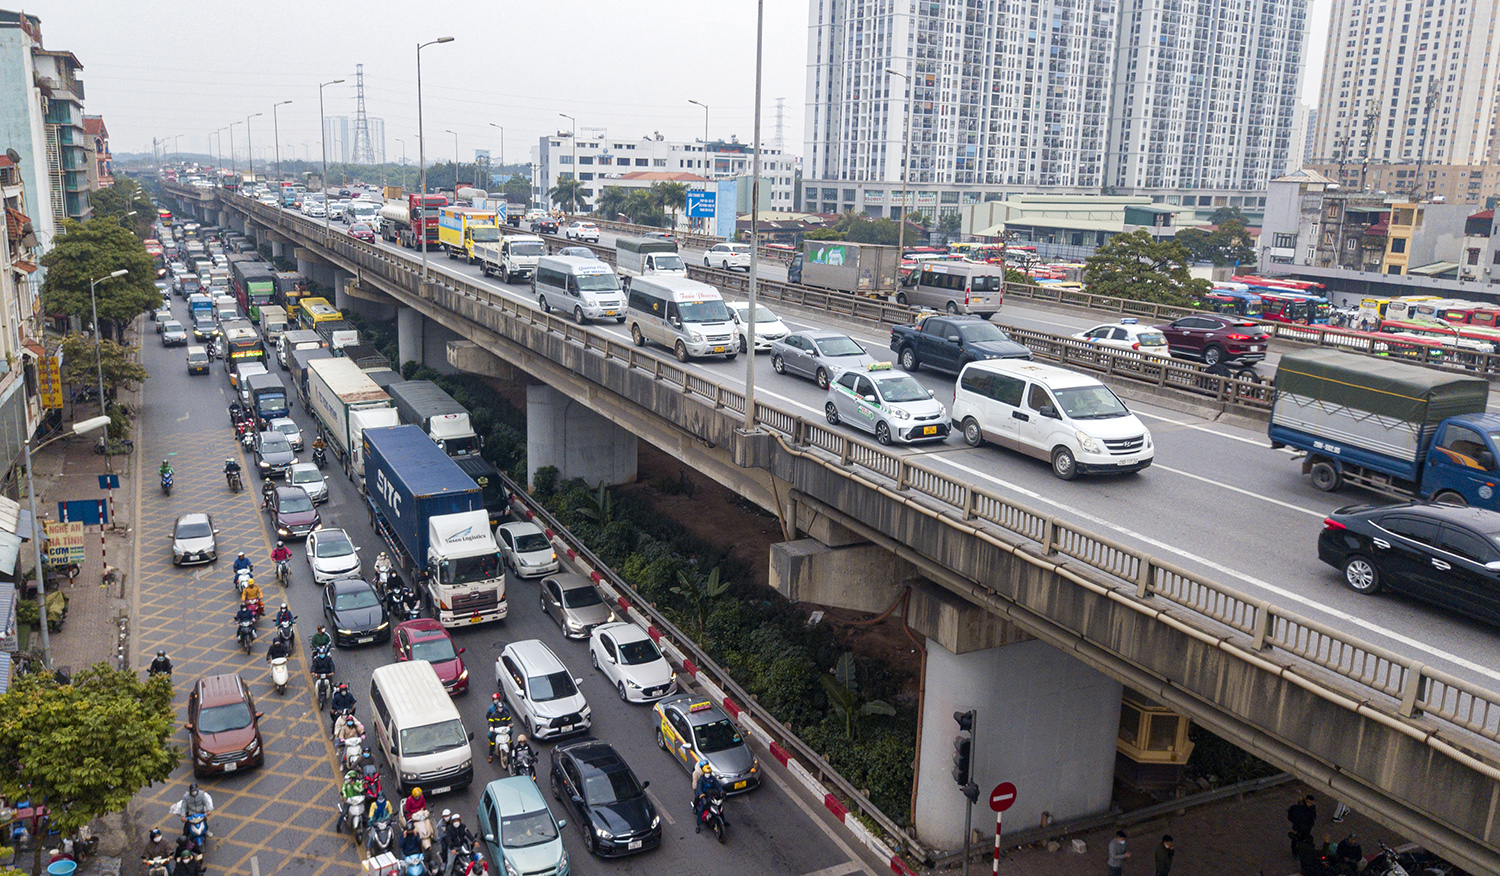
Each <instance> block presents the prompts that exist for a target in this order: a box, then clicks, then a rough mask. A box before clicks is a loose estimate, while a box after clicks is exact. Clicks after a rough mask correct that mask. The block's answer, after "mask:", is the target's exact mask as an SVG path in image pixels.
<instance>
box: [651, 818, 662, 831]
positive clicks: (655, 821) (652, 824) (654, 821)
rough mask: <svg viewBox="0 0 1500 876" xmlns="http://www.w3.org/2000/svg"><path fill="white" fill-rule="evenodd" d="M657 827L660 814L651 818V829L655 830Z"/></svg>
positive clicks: (659, 825) (659, 821)
mask: <svg viewBox="0 0 1500 876" xmlns="http://www.w3.org/2000/svg"><path fill="white" fill-rule="evenodd" d="M658 827H661V816H660V815H658V816H656V817H655V818H653V819H651V829H652V830H656V829H657V828H658Z"/></svg>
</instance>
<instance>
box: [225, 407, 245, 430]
mask: <svg viewBox="0 0 1500 876" xmlns="http://www.w3.org/2000/svg"><path fill="white" fill-rule="evenodd" d="M244 418H245V408H244V406H243V405H241V404H240V403H239V402H237V401H232V402H230V403H229V424H230V425H231V426H238V425H239V424H240V421H241V420H243V419H244Z"/></svg>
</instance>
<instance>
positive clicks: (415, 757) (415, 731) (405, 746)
mask: <svg viewBox="0 0 1500 876" xmlns="http://www.w3.org/2000/svg"><path fill="white" fill-rule="evenodd" d="M370 711H371V714H370V722H371V723H372V724H374V725H375V739H376V741H377V742H378V743H379V744H380V750H381V751H382V752H384V753H385V759H386V761H387V762H388V763H389V764H390V765H391V769H392V770H393V771H394V772H395V773H396V786H397V789H398V791H399V794H398V798H399V797H404V796H406V795H407V794H408V793H410V792H411V789H412V788H414V787H419V788H421V789H422V793H424V794H426V795H427V796H431V795H433V794H443V793H446V792H448V791H454V790H457V789H459V788H463V787H466V786H467V785H468V784H469V783H470V782H472V781H473V780H474V756H473V754H472V753H471V752H470V750H469V742H470V741H471V740H472V738H473V734H472V733H469V732H468V731H467V730H465V729H464V722H463V719H462V718H460V717H459V715H458V709H457V708H455V707H454V705H453V700H451V699H450V698H449V697H448V692H447V691H446V690H444V689H443V683H442V682H441V681H439V680H438V676H437V672H436V671H435V670H433V668H432V664H431V663H428V662H427V661H426V660H409V661H407V662H405V663H392V664H389V665H387V666H381V667H378V668H377V669H376V670H375V671H374V672H372V673H370Z"/></svg>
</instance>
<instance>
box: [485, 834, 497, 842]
mask: <svg viewBox="0 0 1500 876" xmlns="http://www.w3.org/2000/svg"><path fill="white" fill-rule="evenodd" d="M484 841H485V842H487V843H489V844H490V845H494V844H495V835H494V834H492V833H487V834H485V835H484Z"/></svg>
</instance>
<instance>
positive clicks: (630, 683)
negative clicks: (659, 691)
mask: <svg viewBox="0 0 1500 876" xmlns="http://www.w3.org/2000/svg"><path fill="white" fill-rule="evenodd" d="M625 686H626V687H628V688H630V689H631V690H640V689H641V686H640V685H638V684H636V683H635V682H633V681H631V680H630V679H628V678H627V679H625Z"/></svg>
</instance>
